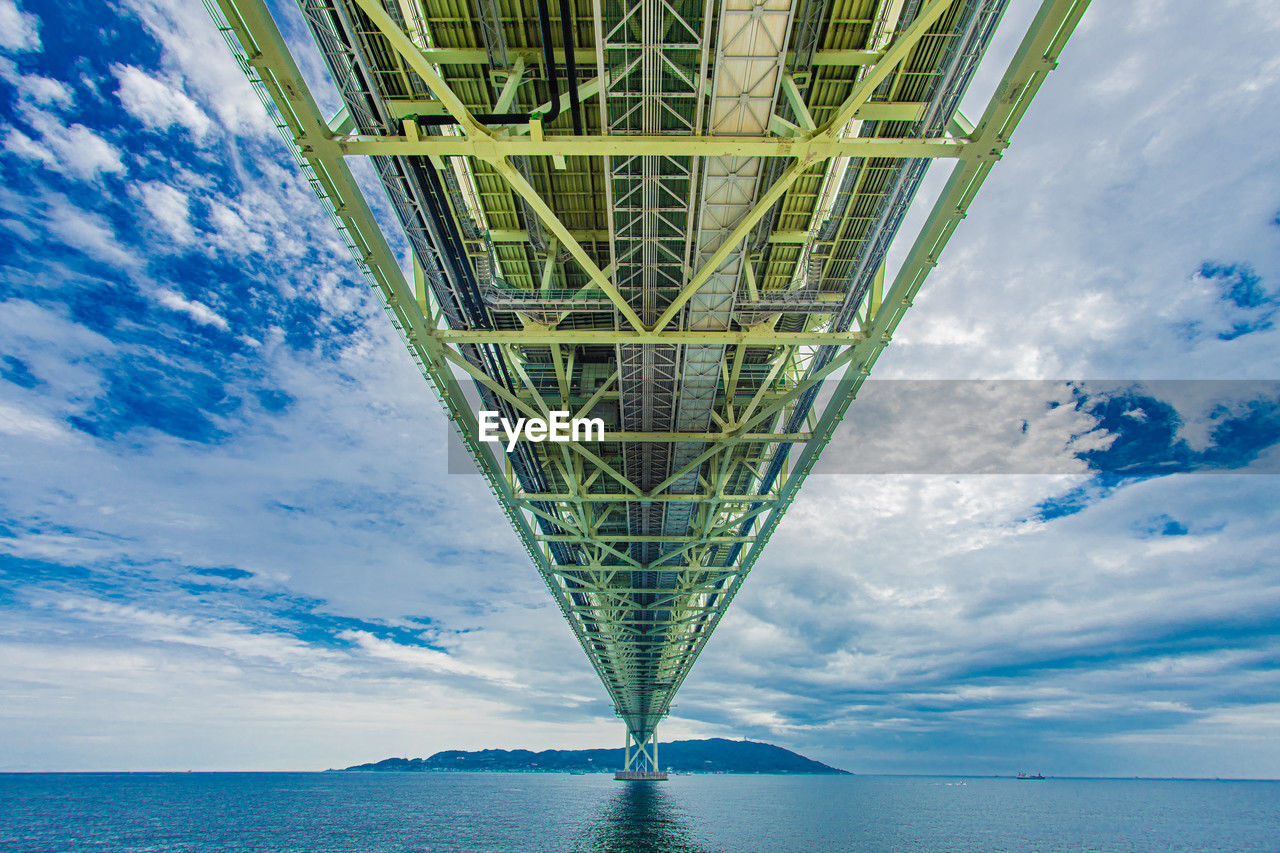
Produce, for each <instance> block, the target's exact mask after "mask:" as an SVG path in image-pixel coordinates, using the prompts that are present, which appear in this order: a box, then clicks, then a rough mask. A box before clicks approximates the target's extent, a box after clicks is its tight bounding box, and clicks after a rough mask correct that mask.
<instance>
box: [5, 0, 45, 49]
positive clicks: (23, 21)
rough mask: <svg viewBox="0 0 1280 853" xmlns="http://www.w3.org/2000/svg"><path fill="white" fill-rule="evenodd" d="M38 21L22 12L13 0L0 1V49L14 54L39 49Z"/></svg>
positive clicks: (33, 16)
mask: <svg viewBox="0 0 1280 853" xmlns="http://www.w3.org/2000/svg"><path fill="white" fill-rule="evenodd" d="M39 26H40V25H39V20H38V19H37V18H36V16H35V15H32V14H30V13H28V12H23V11H22V10H21V9H19V8H18V5H17V4H16V3H15V2H14V0H0V48H4V49H5V50H11V51H13V52H14V53H30V52H32V51H37V50H39V49H40V28H39Z"/></svg>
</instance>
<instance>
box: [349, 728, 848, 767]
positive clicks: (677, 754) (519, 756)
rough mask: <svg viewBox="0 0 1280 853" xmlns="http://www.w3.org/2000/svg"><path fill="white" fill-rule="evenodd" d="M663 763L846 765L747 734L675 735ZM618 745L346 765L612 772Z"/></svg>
mask: <svg viewBox="0 0 1280 853" xmlns="http://www.w3.org/2000/svg"><path fill="white" fill-rule="evenodd" d="M658 759H659V762H660V763H661V764H662V766H663V767H664V768H669V769H671V770H673V771H675V772H677V773H828V774H844V775H847V774H848V771H847V770H839V769H837V768H835V767H829V766H827V765H826V764H823V763H822V762H820V761H814V760H813V759H810V758H805V757H804V756H803V755H797V754H796V753H794V752H792V751H791V750H789V749H783V748H782V747H780V746H774V745H773V744H770V743H757V742H755V741H750V740H725V739H724V738H718V737H717V738H709V739H707V740H676V741H672V742H671V743H662V744H659V745H658ZM622 761H623V756H622V750H621V749H547V750H543V751H542V752H530V751H529V750H527V749H482V750H479V751H477V752H464V751H462V750H458V749H450V750H446V751H445V752H437V753H436V754H435V755H433V756H431V757H430V758H387V759H385V760H383V761H379V762H376V763H374V764H357V765H355V766H354V767H345V768H343V772H345V771H360V772H369V771H372V772H380V771H381V772H392V773H405V772H408V773H414V772H432V771H449V770H494V771H507V772H511V771H522V772H526V773H537V772H543V773H548V772H567V771H577V772H581V771H587V772H590V771H599V772H606V771H607V772H613V771H614V770H617V769H618V768H620V767H622Z"/></svg>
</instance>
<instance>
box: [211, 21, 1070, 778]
mask: <svg viewBox="0 0 1280 853" xmlns="http://www.w3.org/2000/svg"><path fill="white" fill-rule="evenodd" d="M206 3H207V5H208V8H209V10H210V13H211V14H212V15H213V17H214V19H215V21H216V22H217V23H218V24H219V26H220V27H221V28H222V30H223V32H224V34H225V35H226V37H227V43H228V45H229V46H230V48H231V49H232V51H233V52H234V53H235V55H236V56H237V58H238V60H239V62H240V64H241V67H242V69H243V70H244V71H245V73H246V75H247V76H248V77H249V79H250V80H251V81H252V83H253V85H254V88H255V90H256V91H257V92H258V93H259V95H260V96H261V98H262V100H263V103H264V106H266V108H267V110H268V112H269V113H270V115H271V116H272V117H273V118H274V120H275V122H276V124H277V126H278V127H279V129H280V131H281V133H282V134H283V135H284V137H285V138H286V140H287V141H288V142H289V143H290V147H291V150H292V151H293V152H294V153H295V155H296V159H297V163H298V166H299V168H301V169H302V170H303V172H304V173H305V174H306V176H307V178H308V180H309V181H310V182H311V185H312V187H313V188H314V189H315V191H316V194H317V196H318V197H319V198H320V199H321V200H322V202H323V203H324V205H325V206H326V209H327V210H328V211H329V212H330V214H331V216H332V218H333V220H334V223H335V226H336V227H337V229H338V230H339V232H340V233H341V234H342V235H343V238H344V239H345V241H346V243H347V245H348V247H349V248H350V249H351V252H352V255H353V257H354V258H355V260H356V263H357V265H358V266H359V268H360V269H361V271H362V272H363V273H364V274H365V275H366V276H367V277H368V279H369V282H370V285H371V286H372V287H373V288H374V290H375V291H376V292H377V293H378V294H379V295H380V297H381V298H382V300H383V303H384V305H385V306H386V309H387V314H388V316H389V318H390V320H391V322H392V323H393V324H394V326H395V327H396V329H397V330H399V332H400V333H401V335H402V337H403V339H404V342H405V345H406V347H407V348H408V350H409V352H410V353H411V354H412V356H413V357H414V359H415V361H416V362H417V363H418V365H419V366H420V367H421V369H422V372H423V375H424V376H425V377H426V378H427V380H428V384H429V386H430V387H431V388H432V389H433V391H434V393H435V394H436V395H437V397H438V398H439V399H440V401H441V404H442V405H443V406H444V408H445V410H446V412H447V413H448V415H449V417H450V418H451V419H452V421H453V422H454V424H455V426H456V427H457V429H458V433H459V435H460V436H461V439H462V443H463V446H464V447H465V448H466V449H467V451H468V452H469V453H470V455H471V456H472V457H473V459H474V461H475V463H476V466H477V467H478V469H479V470H480V471H481V472H482V473H483V474H484V476H485V477H486V479H487V481H488V484H489V487H490V489H491V490H492V491H493V493H494V495H495V497H496V498H497V500H498V502H499V504H500V505H501V506H502V507H503V509H504V511H505V512H506V515H507V517H508V518H509V519H510V521H511V523H512V526H513V529H514V530H515V531H516V533H517V535H518V537H519V538H520V540H521V542H522V543H523V545H524V548H525V550H526V552H527V553H528V555H529V557H530V559H531V561H532V562H533V564H534V566H535V567H536V568H537V570H538V572H539V573H540V575H541V576H542V578H543V580H544V581H545V583H546V584H547V587H548V589H549V590H550V592H551V594H552V596H553V598H554V600H555V601H556V603H557V605H558V607H559V608H560V611H561V613H562V614H563V615H564V616H565V618H566V620H567V621H568V623H569V625H570V627H571V629H572V630H573V632H574V634H575V635H576V637H577V638H578V641H579V642H580V643H581V645H582V647H583V649H584V650H585V651H586V654H587V658H588V660H589V661H590V662H591V665H592V666H593V667H594V668H595V670H596V672H597V674H598V675H599V676H600V679H601V681H602V683H603V685H604V687H605V689H606V690H607V691H608V693H609V695H610V697H611V699H612V700H613V703H614V708H615V711H616V713H617V714H618V716H619V717H621V718H622V720H623V722H624V723H625V726H626V750H625V754H626V765H627V766H626V769H627V770H632V771H654V770H657V769H659V768H660V765H659V756H658V754H657V740H656V727H657V723H658V721H659V720H660V719H661V718H662V717H663V716H665V715H666V714H667V713H668V711H669V709H670V707H671V701H672V697H673V696H674V695H675V693H676V691H677V690H678V689H679V687H680V685H681V683H682V682H683V681H684V679H685V678H686V677H687V675H688V674H689V671H690V669H691V667H692V666H693V663H694V661H695V660H696V659H697V657H698V654H699V653H700V652H701V651H702V649H703V648H704V646H705V644H706V642H707V641H708V638H709V637H710V636H711V634H712V631H713V630H714V628H715V626H716V625H717V624H718V622H719V620H720V618H721V617H722V616H723V615H724V613H725V611H726V609H727V607H728V606H729V603H730V602H731V601H732V600H733V597H734V595H736V593H737V591H738V590H739V589H740V587H741V585H742V582H743V580H744V578H745V577H746V575H747V573H748V572H749V571H750V570H751V568H752V566H754V564H755V562H756V560H757V559H758V558H759V556H760V554H761V552H762V550H763V548H764V546H765V545H766V543H767V542H768V541H769V538H770V537H771V536H772V534H773V532H774V531H775V530H776V529H777V525H778V524H779V522H780V521H781V519H782V518H783V516H784V515H785V513H786V511H787V508H788V507H789V505H790V503H791V501H792V500H794V498H795V495H796V493H797V491H798V489H799V488H800V485H801V484H802V483H803V481H804V478H805V477H806V476H807V474H808V473H809V471H810V470H811V469H812V467H813V464H814V462H815V461H816V459H817V458H818V454H819V453H820V452H821V450H822V448H823V447H824V446H825V445H826V444H827V443H828V442H829V441H830V440H831V436H832V435H833V433H834V430H835V428H836V426H837V425H838V424H839V422H840V419H841V418H842V417H843V415H844V413H845V411H846V410H847V408H848V406H849V404H850V403H851V402H852V400H853V399H854V397H855V396H856V394H857V391H858V388H859V387H860V385H861V383H862V381H863V380H864V379H865V377H866V376H867V375H868V373H869V372H870V370H871V368H872V366H873V365H874V364H875V361H876V359H877V358H878V357H879V354H880V353H881V352H882V351H883V349H884V347H885V346H887V345H888V343H889V341H890V339H891V337H892V334H893V332H894V330H895V328H896V327H897V324H898V323H899V322H900V321H901V319H902V316H903V314H904V313H905V311H906V309H907V308H908V307H909V306H910V305H911V301H912V299H913V298H914V297H915V294H916V292H917V291H918V290H919V288H920V286H921V285H922V283H923V281H924V279H925V277H926V276H927V275H928V273H929V271H930V270H931V269H932V268H933V267H934V266H935V265H936V264H937V263H938V261H939V258H940V256H941V253H942V250H943V248H944V247H945V246H946V243H947V240H948V239H949V238H950V236H951V234H952V232H953V231H954V229H955V228H956V226H957V225H958V223H959V221H960V220H961V219H962V218H963V217H964V213H965V210H966V209H967V207H968V205H969V204H970V202H971V201H972V200H973V198H974V195H975V194H976V193H977V191H978V189H979V188H980V186H981V184H982V182H983V181H984V180H985V178H986V176H987V174H988V173H989V171H990V170H991V168H992V167H993V165H994V164H995V162H997V161H998V160H999V159H1000V157H1001V156H1002V153H1003V151H1004V149H1005V147H1006V146H1007V145H1008V144H1009V142H1010V138H1011V135H1012V133H1013V130H1014V128H1015V127H1016V126H1017V124H1018V121H1019V120H1020V119H1021V117H1022V115H1023V113H1024V112H1025V110H1026V109H1027V106H1028V105H1029V103H1030V101H1031V100H1032V98H1033V97H1034V96H1035V94H1036V92H1037V90H1038V88H1039V86H1040V84H1041V83H1042V82H1043V80H1044V78H1045V76H1046V75H1047V74H1048V73H1049V71H1050V70H1051V69H1052V68H1053V67H1054V66H1055V64H1056V61H1057V58H1058V55H1059V53H1060V52H1061V50H1062V48H1063V46H1064V44H1065V43H1066V41H1067V39H1068V38H1069V36H1070V35H1071V33H1072V31H1073V30H1074V28H1075V26H1076V24H1077V23H1078V21H1079V19H1080V17H1081V15H1082V14H1083V13H1084V11H1085V8H1086V6H1087V0H1045V2H1043V3H1042V5H1041V7H1040V10H1039V12H1038V14H1037V16H1036V18H1035V20H1034V21H1033V23H1032V25H1031V27H1030V28H1029V30H1028V32H1027V34H1026V36H1025V38H1024V40H1023V42H1022V44H1021V46H1020V48H1019V49H1018V51H1017V52H1016V54H1015V55H1014V57H1013V59H1012V61H1011V62H1010V64H1009V67H1008V69H1007V71H1006V73H1005V75H1004V78H1003V80H1002V81H1001V83H1000V85H999V87H998V89H997V90H996V92H995V94H994V95H993V96H992V98H991V100H990V103H989V104H988V106H987V107H986V109H985V110H984V112H983V114H982V115H981V116H980V117H979V118H978V119H977V121H974V122H970V121H969V120H968V119H966V118H965V117H964V116H963V115H961V114H960V113H959V112H958V111H957V110H956V106H957V104H958V103H959V98H960V96H961V95H962V94H963V92H964V91H965V89H966V87H967V84H968V80H969V79H970V76H971V74H972V73H973V70H974V68H975V67H976V66H977V64H978V62H979V61H980V59H981V56H982V54H983V51H984V49H985V46H986V44H987V42H988V40H989V39H990V37H991V34H992V32H993V31H994V28H995V27H996V25H997V23H998V21H999V19H1000V17H1001V14H1002V12H1003V9H1004V5H1005V3H1004V0H846V2H842V3H834V2H832V1H831V0H595V2H587V0H579V1H578V2H575V3H572V4H571V9H572V14H571V20H569V21H566V22H565V27H564V32H567V33H569V37H570V38H571V39H572V41H573V42H574V43H573V44H572V45H569V46H568V47H571V48H572V56H573V58H574V59H575V64H576V75H577V76H576V77H574V78H573V79H569V75H568V71H567V69H566V67H565V66H566V65H567V62H566V60H567V58H568V55H567V54H566V52H565V47H566V45H565V44H563V41H562V39H561V38H560V35H559V34H560V28H559V27H553V28H552V38H553V43H552V44H551V45H550V50H549V51H547V50H544V49H543V45H542V44H541V43H540V41H539V39H540V38H541V31H540V28H539V27H538V26H537V25H536V22H537V21H538V19H539V14H538V11H539V10H538V5H537V2H536V0H298V3H299V7H300V8H301V10H302V12H303V16H304V18H305V20H306V22H307V24H308V27H309V28H310V31H311V34H312V36H313V37H314V38H315V40H316V44H317V45H318V47H319V48H320V51H321V54H322V56H323V58H324V60H325V62H326V63H327V64H328V67H329V70H330V73H331V75H332V77H333V79H334V80H335V81H336V82H337V85H338V88H339V93H340V95H341V96H342V98H343V103H344V106H343V109H342V110H341V111H340V112H339V113H338V115H336V116H333V117H332V118H330V119H325V117H324V116H323V114H322V113H321V111H320V109H319V107H318V106H317V102H316V98H315V96H314V95H313V94H312V93H311V92H310V91H309V90H308V88H307V86H306V84H305V82H304V80H303V78H302V75H301V74H300V73H299V70H298V66H297V63H296V61H295V59H294V57H293V55H292V54H291V52H290V46H289V45H287V44H286V42H285V40H284V38H283V37H282V36H281V34H280V31H279V29H278V28H277V26H276V24H275V22H274V21H273V20H272V18H271V16H270V14H269V13H268V11H267V9H266V6H265V4H264V2H263V0H206ZM296 47H299V48H300V47H301V46H296ZM548 56H549V57H550V59H551V60H552V62H553V63H554V64H555V65H557V66H559V68H558V70H557V71H556V74H557V76H558V77H563V78H564V79H563V80H561V81H559V84H558V85H557V86H556V87H555V89H554V90H553V89H552V87H551V85H550V81H549V80H548V77H549V72H550V71H551V69H550V67H549V64H548ZM748 71H749V72H750V73H748ZM571 88H573V89H574V90H575V91H576V93H577V96H578V98H577V100H578V101H579V110H577V111H575V110H574V103H573V101H574V99H573V98H570V97H569V95H568V92H569V90H570V89H571ZM556 92H559V93H560V94H559V101H560V104H561V107H560V110H559V114H558V115H555V114H554V112H553V106H554V103H555V97H554V95H555V93H556ZM491 115H492V116H496V117H486V116H491ZM450 122H452V124H451V125H450V124H449V123H450ZM575 124H576V125H577V126H578V127H580V131H576V130H575V128H574V125H575ZM351 157H369V158H371V161H372V163H373V164H374V167H375V169H376V170H377V172H378V174H379V177H380V179H381V180H382V182H383V185H384V187H385V188H386V189H387V191H388V194H389V197H390V199H391V202H392V205H393V207H394V208H395V210H396V213H397V216H398V218H399V224H400V226H401V227H402V228H403V229H404V231H405V235H406V237H407V238H408V239H409V242H410V245H411V247H412V254H413V259H412V261H413V263H412V266H413V269H412V274H411V275H406V274H405V272H404V271H403V270H402V269H401V268H400V266H399V264H398V263H397V259H396V258H395V256H394V255H393V253H392V251H391V249H390V248H389V246H388V243H387V240H386V238H385V236H384V234H383V232H382V230H381V229H380V227H379V224H378V223H377V221H376V220H375V219H374V217H373V214H372V212H371V210H370V208H369V205H368V204H367V202H366V200H365V199H364V197H363V196H362V195H361V192H360V190H359V187H358V186H357V183H356V181H355V179H354V178H353V176H352V174H351V172H350V169H349V167H348V163H347V161H348V159H349V158H351ZM933 159H940V160H943V161H944V162H950V163H953V165H952V171H951V175H950V178H949V180H948V181H947V184H946V186H945V188H944V189H943V192H942V194H941V196H940V197H939V198H938V200H937V201H936V202H935V204H934V206H933V209H932V212H931V213H930V214H929V217H928V219H927V220H926V222H925V224H924V226H923V228H922V229H921V230H920V232H919V234H918V235H916V236H915V238H914V242H913V244H912V246H911V248H910V250H909V252H908V253H907V256H906V259H905V261H904V263H903V264H902V267H901V268H900V269H899V270H898V271H897V272H896V274H895V276H894V278H893V280H892V282H891V284H890V285H889V287H888V289H887V290H886V289H885V266H884V258H885V255H886V252H887V249H888V246H889V243H890V241H891V240H892V239H893V238H894V236H895V234H896V231H897V228H898V225H899V224H900V222H901V220H902V215H903V213H904V212H905V210H906V208H907V207H908V206H909V205H910V203H911V201H912V198H913V195H914V192H915V189H916V187H917V186H918V185H919V181H920V179H921V178H922V176H923V174H924V169H925V167H926V166H927V164H928V163H929V162H930V161H931V160H933ZM463 377H465V378H466V379H469V380H471V382H472V383H473V384H474V389H473V390H472V391H470V392H467V391H465V390H464V388H463V386H462V384H460V383H461V382H462V381H465V379H463ZM824 382H834V383H835V385H834V392H833V393H824V394H821V395H820V394H819V393H818V392H819V389H820V386H821V385H822V384H823V383H824ZM468 393H470V395H471V397H470V399H474V398H475V395H476V394H478V395H479V398H480V401H481V405H482V406H483V407H485V408H491V409H495V410H499V411H501V412H502V413H504V415H509V416H511V417H512V418H513V419H514V418H515V417H517V416H520V417H545V416H547V415H548V414H549V413H550V412H552V411H568V412H570V413H572V414H573V415H575V416H577V417H600V418H602V419H603V420H605V422H606V424H607V429H606V432H605V435H604V438H603V440H602V441H599V442H585V441H577V442H564V443H559V442H556V443H552V442H531V441H517V442H515V443H514V444H513V445H512V448H511V450H510V452H508V451H507V450H506V448H505V447H504V446H502V445H497V444H489V443H485V442H482V441H480V440H479V438H478V431H477V413H476V411H475V410H474V408H473V404H472V403H471V402H469V397H468Z"/></svg>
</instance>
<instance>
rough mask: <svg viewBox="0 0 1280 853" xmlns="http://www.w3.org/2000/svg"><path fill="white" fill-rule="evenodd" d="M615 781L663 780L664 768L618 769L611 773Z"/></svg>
mask: <svg viewBox="0 0 1280 853" xmlns="http://www.w3.org/2000/svg"><path fill="white" fill-rule="evenodd" d="M613 779H614V781H615V782H665V781H667V771H665V770H619V771H617V772H616V773H614V774H613Z"/></svg>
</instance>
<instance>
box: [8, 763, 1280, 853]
mask: <svg viewBox="0 0 1280 853" xmlns="http://www.w3.org/2000/svg"><path fill="white" fill-rule="evenodd" d="M0 850H2V851H6V853H8V852H9V851H13V853H18V851H42V853H43V851H59V853H63V851H163V853H187V851H201V853H204V851H210V853H212V851H218V853H232V851H236V853H238V851H255V853H258V852H259V851H260V852H261V853H286V851H287V852H288V853H294V851H297V853H303V852H304V851H305V853H392V851H394V853H409V851H414V852H415V853H428V851H430V853H435V851H466V853H476V851H485V853H487V852H488V851H519V852H520V853H531V851H557V853H559V851H582V853H587V851H617V853H624V851H625V853H667V851H671V853H702V851H706V853H711V851H768V853H787V852H789V851H794V853H801V851H804V853H808V852H809V851H824V853H825V851H868V853H872V852H873V851H874V852H875V853H879V851H983V853H987V851H1009V852H1010V853H1012V851H1095V850H1096V851H1108V853H1112V851H1142V853H1148V851H1169V850H1179V851H1181V850H1188V851H1190V850H1195V851H1205V850H1227V851H1273V853H1274V851H1280V782H1211V781H1163V780H1160V781H1155V780H1151V781H1146V780H1143V781H1139V780H1110V779H1048V780H1045V781H1043V782H1039V781H1034V782H1020V781H1015V780H1013V779H978V778H969V779H957V778H940V777H909V776H809V777H804V776H792V777H787V776H673V777H672V778H671V780H670V781H669V782H665V783H661V782H660V783H623V782H614V781H613V780H612V778H611V777H609V776H606V775H586V776H573V775H567V774H564V775H562V774H522V773H511V774H507V773H441V774H431V773H422V774H334V773H329V774H324V773H154V774H143V773H131V774H0Z"/></svg>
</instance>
